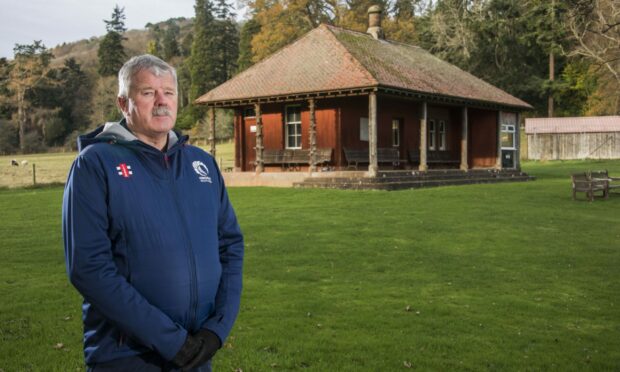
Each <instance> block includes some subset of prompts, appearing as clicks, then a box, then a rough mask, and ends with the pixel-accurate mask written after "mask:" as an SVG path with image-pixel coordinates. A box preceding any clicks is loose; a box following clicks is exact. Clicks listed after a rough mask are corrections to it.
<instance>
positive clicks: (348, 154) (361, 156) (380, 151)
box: [344, 147, 400, 169]
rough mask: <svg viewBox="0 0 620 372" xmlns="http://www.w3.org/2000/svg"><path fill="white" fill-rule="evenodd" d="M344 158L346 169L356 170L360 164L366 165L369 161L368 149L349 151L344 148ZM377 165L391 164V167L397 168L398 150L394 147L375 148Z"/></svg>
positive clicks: (398, 162) (398, 160) (349, 149)
mask: <svg viewBox="0 0 620 372" xmlns="http://www.w3.org/2000/svg"><path fill="white" fill-rule="evenodd" d="M344 157H345V160H346V161H347V169H348V168H354V169H357V168H358V166H359V165H360V164H368V161H369V153H368V149H351V148H346V147H345V148H344ZM377 163H379V164H392V166H394V167H397V166H398V165H399V164H400V154H399V151H398V149H397V148H394V147H379V148H377Z"/></svg>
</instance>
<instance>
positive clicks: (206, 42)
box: [180, 0, 216, 126]
mask: <svg viewBox="0 0 620 372" xmlns="http://www.w3.org/2000/svg"><path fill="white" fill-rule="evenodd" d="M194 10H195V12H196V17H195V19H194V32H193V41H192V52H191V55H190V57H189V61H188V70H189V74H190V78H191V86H190V90H189V101H190V102H193V101H194V100H195V99H196V98H198V97H200V96H201V95H202V94H204V93H206V92H208V91H209V90H210V89H212V88H214V87H215V85H216V84H215V76H214V64H213V58H212V57H213V56H212V54H213V53H212V51H213V42H212V39H213V30H214V27H213V24H214V17H213V5H212V4H211V2H210V1H209V0H196V5H195V6H194ZM204 113H205V110H204V108H202V107H197V106H196V105H189V106H187V107H186V108H185V109H184V110H183V112H182V113H181V115H180V116H181V118H182V120H181V123H180V124H181V125H180V126H183V125H185V126H188V125H194V124H195V123H196V122H197V121H198V120H200V119H201V118H202V117H203V116H204Z"/></svg>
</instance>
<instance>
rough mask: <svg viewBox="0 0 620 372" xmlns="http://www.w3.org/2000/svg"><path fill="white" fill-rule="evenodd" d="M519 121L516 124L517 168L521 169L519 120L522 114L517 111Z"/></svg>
mask: <svg viewBox="0 0 620 372" xmlns="http://www.w3.org/2000/svg"><path fill="white" fill-rule="evenodd" d="M516 116H517V122H516V124H515V169H516V170H518V171H520V170H521V123H520V122H519V120H520V117H519V116H521V115H519V113H518V112H517V113H516Z"/></svg>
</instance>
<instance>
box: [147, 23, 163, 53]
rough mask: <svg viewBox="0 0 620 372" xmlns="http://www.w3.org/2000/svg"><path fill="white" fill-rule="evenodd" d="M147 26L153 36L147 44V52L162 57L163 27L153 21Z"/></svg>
mask: <svg viewBox="0 0 620 372" xmlns="http://www.w3.org/2000/svg"><path fill="white" fill-rule="evenodd" d="M146 28H147V29H148V30H149V31H150V32H149V33H150V34H151V37H152V38H153V39H152V40H149V42H148V44H147V46H146V52H147V53H148V54H151V55H154V56H157V57H159V58H162V46H161V44H162V42H161V39H162V30H161V27H159V25H157V24H155V25H154V24H152V23H148V24H147V25H146Z"/></svg>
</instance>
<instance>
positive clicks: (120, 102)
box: [116, 97, 129, 117]
mask: <svg viewBox="0 0 620 372" xmlns="http://www.w3.org/2000/svg"><path fill="white" fill-rule="evenodd" d="M116 106H118V108H119V110H121V112H122V113H123V116H125V117H126V116H128V115H129V98H127V97H116Z"/></svg>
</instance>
